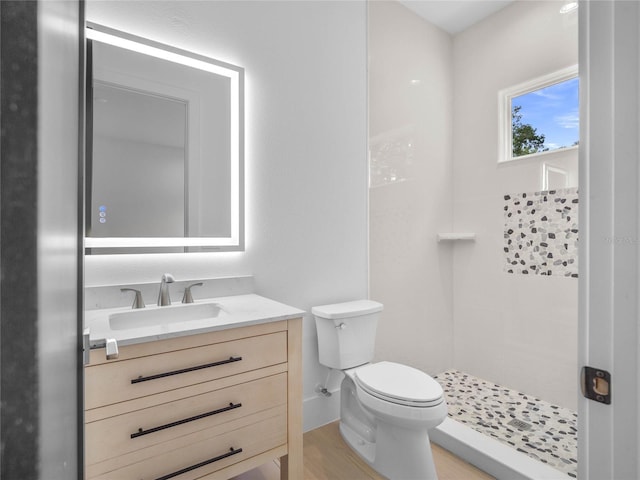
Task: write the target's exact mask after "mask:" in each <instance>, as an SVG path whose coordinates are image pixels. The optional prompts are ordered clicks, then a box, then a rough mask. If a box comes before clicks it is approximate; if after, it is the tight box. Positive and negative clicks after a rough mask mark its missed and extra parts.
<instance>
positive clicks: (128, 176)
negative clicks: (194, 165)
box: [90, 82, 187, 237]
mask: <svg viewBox="0 0 640 480" xmlns="http://www.w3.org/2000/svg"><path fill="white" fill-rule="evenodd" d="M186 115H187V104H186V102H184V101H180V100H175V99H172V98H168V97H162V96H159V95H152V94H147V93H145V92H139V91H135V90H131V89H127V88H123V87H120V86H117V87H116V86H112V85H109V84H106V83H101V82H94V88H93V158H92V186H91V196H92V198H91V211H90V216H91V236H94V237H127V236H134V237H181V236H184V234H185V231H186V229H187V225H186V218H185V201H186V200H185V193H186V192H185V169H186V146H185V131H186V121H187V120H186ZM150 119H151V120H154V119H157V120H159V121H156V122H153V121H151V122H150V121H149V120H150Z"/></svg>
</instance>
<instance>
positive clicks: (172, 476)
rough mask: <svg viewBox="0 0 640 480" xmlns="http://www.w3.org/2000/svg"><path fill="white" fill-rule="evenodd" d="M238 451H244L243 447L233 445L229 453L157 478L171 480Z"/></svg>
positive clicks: (158, 479) (157, 479)
mask: <svg viewBox="0 0 640 480" xmlns="http://www.w3.org/2000/svg"><path fill="white" fill-rule="evenodd" d="M238 453H242V449H241V448H233V447H231V448H230V449H229V451H228V452H227V453H223V454H222V455H218V456H217V457H214V458H210V459H209V460H205V461H204V462H200V463H196V464H195V465H191V466H190V467H186V468H183V469H182V470H178V471H175V472H173V473H169V474H168V475H164V476H162V477H158V478H156V480H169V479H170V478H174V477H177V476H178V475H182V474H183V473H187V472H190V471H192V470H195V469H196V468H200V467H204V466H205V465H209V464H210V463H213V462H217V461H218V460H222V459H224V458H227V457H230V456H232V455H237V454H238Z"/></svg>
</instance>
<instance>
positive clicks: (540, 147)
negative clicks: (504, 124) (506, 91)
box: [511, 105, 549, 157]
mask: <svg viewBox="0 0 640 480" xmlns="http://www.w3.org/2000/svg"><path fill="white" fill-rule="evenodd" d="M521 109H522V107H521V106H519V105H514V107H513V108H512V110H511V133H512V135H513V156H514V157H520V156H522V155H529V154H531V153H538V152H546V151H547V150H549V149H548V148H546V147H545V146H544V134H539V135H538V133H537V130H536V129H535V128H534V127H532V126H531V125H529V124H528V123H522V114H521V113H520V110H521Z"/></svg>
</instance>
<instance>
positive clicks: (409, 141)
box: [369, 1, 453, 374]
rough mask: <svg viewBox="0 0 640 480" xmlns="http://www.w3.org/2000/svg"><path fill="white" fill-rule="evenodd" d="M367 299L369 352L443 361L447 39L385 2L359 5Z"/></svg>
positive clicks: (437, 365)
mask: <svg viewBox="0 0 640 480" xmlns="http://www.w3.org/2000/svg"><path fill="white" fill-rule="evenodd" d="M369 58H370V67H369V68H370V77H369V78H370V80H369V82H370V83H369V88H370V92H369V102H370V116H369V122H370V125H369V128H370V148H371V160H370V162H371V185H372V188H371V189H370V194H369V195H370V214H369V216H370V229H371V230H370V252H371V261H370V269H371V274H370V276H371V278H370V282H371V297H372V298H373V299H375V300H378V301H380V302H382V303H383V304H384V306H385V310H384V312H383V315H382V318H381V322H380V325H379V327H378V335H377V344H376V355H377V357H378V358H380V359H386V360H394V361H398V362H401V363H405V364H408V365H412V366H415V367H417V368H420V369H422V370H424V371H426V372H429V373H433V374H435V373H438V372H441V371H443V370H445V369H446V368H450V367H451V365H452V362H453V337H452V335H453V324H452V311H451V309H452V290H451V282H452V279H451V261H452V257H451V255H452V251H451V246H449V245H443V244H438V243H437V242H436V234H437V233H438V232H448V231H450V230H451V226H452V222H453V210H452V204H451V184H452V178H451V175H452V169H451V149H452V93H453V91H452V83H453V78H452V70H451V67H452V42H451V38H450V36H449V35H448V34H446V33H445V32H444V31H442V30H440V29H438V28H436V27H434V26H433V25H431V24H430V23H428V22H426V21H425V20H422V19H421V18H419V17H418V16H416V15H415V14H414V13H412V12H411V11H410V10H408V9H407V8H406V7H404V6H403V5H401V4H400V3H397V2H392V1H376V2H370V3H369Z"/></svg>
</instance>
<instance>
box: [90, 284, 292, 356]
mask: <svg viewBox="0 0 640 480" xmlns="http://www.w3.org/2000/svg"><path fill="white" fill-rule="evenodd" d="M205 303H213V304H217V305H218V306H219V307H220V313H219V314H218V315H217V316H216V317H214V318H205V319H198V320H189V321H173V322H170V323H158V324H155V325H145V326H139V327H133V328H118V329H112V328H111V325H110V320H109V319H110V316H111V315H113V314H121V313H125V312H137V311H142V310H144V311H145V312H150V311H153V310H160V309H166V308H171V309H176V311H177V310H178V309H179V308H181V307H180V305H181V304H180V302H177V303H175V302H174V303H173V304H172V305H171V306H170V307H158V306H156V305H153V306H147V307H145V308H144V309H141V310H132V309H131V307H118V308H107V309H98V310H87V311H86V312H85V328H89V332H90V334H89V335H90V342H91V348H100V347H104V345H105V339H107V338H109V339H111V338H113V339H115V340H116V341H117V343H118V345H119V346H124V345H133V344H136V343H144V342H152V341H155V340H163V339H167V338H175V337H182V336H187V335H195V334H199V333H206V332H213V331H216V330H226V329H229V328H237V327H247V326H249V325H256V324H259V323H267V322H276V321H280V320H288V319H292V318H298V317H301V316H302V315H304V313H305V312H304V310H300V309H298V308H295V307H290V306H288V305H285V304H283V303H279V302H276V301H274V300H270V299H268V298H265V297H261V296H260V295H256V294H247V295H232V296H228V297H217V298H208V299H203V300H196V301H195V302H194V303H193V304H190V305H196V304H205ZM163 313H164V312H163ZM145 314H146V313H145ZM134 315H135V313H134ZM121 323H124V322H121Z"/></svg>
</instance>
